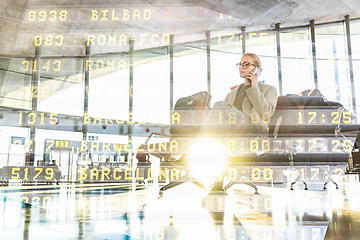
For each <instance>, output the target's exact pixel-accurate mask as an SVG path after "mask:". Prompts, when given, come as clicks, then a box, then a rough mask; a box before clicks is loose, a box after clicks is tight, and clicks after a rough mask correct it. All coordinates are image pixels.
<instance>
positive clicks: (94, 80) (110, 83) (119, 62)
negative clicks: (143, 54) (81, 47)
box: [88, 54, 129, 120]
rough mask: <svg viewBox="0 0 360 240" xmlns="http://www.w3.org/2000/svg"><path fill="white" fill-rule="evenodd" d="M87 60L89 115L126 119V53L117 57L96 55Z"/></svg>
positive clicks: (127, 108)
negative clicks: (88, 72)
mask: <svg viewBox="0 0 360 240" xmlns="http://www.w3.org/2000/svg"><path fill="white" fill-rule="evenodd" d="M89 61H90V62H89V65H88V66H89V68H88V70H89V71H90V83H89V116H92V117H100V118H110V119H119V120H128V118H129V69H128V56H127V54H124V55H119V56H118V57H108V56H106V55H104V56H97V57H94V58H91V59H90V60H89ZM90 64H91V65H90Z"/></svg>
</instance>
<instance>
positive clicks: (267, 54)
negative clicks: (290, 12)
mask: <svg viewBox="0 0 360 240" xmlns="http://www.w3.org/2000/svg"><path fill="white" fill-rule="evenodd" d="M246 52H251V53H256V54H257V55H258V56H259V57H260V60H261V65H262V69H263V71H262V72H261V76H260V78H259V80H261V81H264V82H265V83H266V84H270V85H272V86H274V87H276V88H277V89H278V93H279V81H278V79H279V76H278V63H277V50H276V38H275V33H274V32H273V31H261V32H250V33H247V39H246Z"/></svg>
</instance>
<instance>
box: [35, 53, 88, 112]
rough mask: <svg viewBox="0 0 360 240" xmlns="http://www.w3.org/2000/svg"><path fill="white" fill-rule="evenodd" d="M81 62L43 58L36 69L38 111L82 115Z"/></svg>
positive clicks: (82, 87) (79, 60) (80, 60)
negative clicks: (38, 74)
mask: <svg viewBox="0 0 360 240" xmlns="http://www.w3.org/2000/svg"><path fill="white" fill-rule="evenodd" d="M83 64H84V63H83V60H82V59H66V58H43V59H41V61H40V63H39V66H38V69H39V71H40V83H39V91H38V110H39V111H45V112H56V113H62V114H70V115H78V116H80V115H82V114H83V104H84V85H83V78H84V75H83V73H82V72H83Z"/></svg>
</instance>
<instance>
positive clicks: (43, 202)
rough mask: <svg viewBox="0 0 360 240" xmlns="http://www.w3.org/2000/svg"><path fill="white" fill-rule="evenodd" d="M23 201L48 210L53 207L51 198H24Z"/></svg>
mask: <svg viewBox="0 0 360 240" xmlns="http://www.w3.org/2000/svg"><path fill="white" fill-rule="evenodd" d="M21 201H22V202H24V203H27V204H31V205H34V206H37V207H43V208H46V207H48V206H50V205H51V198H50V197H44V196H22V197H21Z"/></svg>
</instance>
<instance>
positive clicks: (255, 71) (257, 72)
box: [247, 67, 261, 84]
mask: <svg viewBox="0 0 360 240" xmlns="http://www.w3.org/2000/svg"><path fill="white" fill-rule="evenodd" d="M253 73H254V74H256V75H257V77H259V76H260V73H261V72H260V69H259V68H258V67H257V68H255V69H254V71H253ZM247 80H248V81H249V82H250V84H251V78H247Z"/></svg>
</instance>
